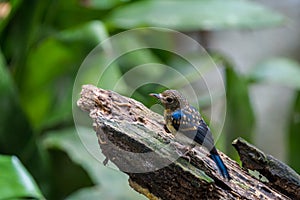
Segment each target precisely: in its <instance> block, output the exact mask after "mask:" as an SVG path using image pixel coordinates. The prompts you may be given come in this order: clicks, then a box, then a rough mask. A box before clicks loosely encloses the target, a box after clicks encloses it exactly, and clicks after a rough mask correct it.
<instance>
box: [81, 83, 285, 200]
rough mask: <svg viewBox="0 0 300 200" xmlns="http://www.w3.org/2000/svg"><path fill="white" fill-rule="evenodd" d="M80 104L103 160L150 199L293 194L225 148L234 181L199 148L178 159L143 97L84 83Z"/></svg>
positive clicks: (160, 120)
mask: <svg viewBox="0 0 300 200" xmlns="http://www.w3.org/2000/svg"><path fill="white" fill-rule="evenodd" d="M77 104H78V106H79V107H80V108H81V109H82V110H84V111H87V112H89V115H90V117H91V118H92V119H93V122H94V123H93V126H94V129H95V131H96V134H97V137H98V143H99V146H100V149H101V151H102V153H103V154H104V155H105V156H106V158H107V159H106V160H105V161H104V164H106V163H107V162H108V160H109V161H111V162H113V163H114V164H115V165H116V166H117V167H118V168H119V169H120V170H121V171H123V172H124V173H126V174H128V175H129V184H130V186H131V187H132V188H134V189H135V190H136V191H138V192H140V193H142V194H144V195H145V196H146V197H148V198H149V199H183V200H184V199H289V197H287V196H286V195H288V194H289V193H285V194H286V195H285V194H283V192H282V191H281V192H278V191H276V190H275V189H274V188H273V186H272V185H266V184H265V183H263V182H262V181H260V180H257V179H255V178H254V177H252V176H251V175H250V174H249V173H248V172H247V171H245V170H244V169H242V168H240V166H239V165H238V164H237V163H236V162H235V161H233V160H231V159H230V158H229V157H227V156H226V155H224V154H223V153H221V152H220V156H221V157H222V159H223V161H224V163H225V165H226V166H227V167H228V171H229V173H230V175H231V177H232V180H230V181H227V180H224V179H223V178H222V177H221V176H220V175H219V173H218V172H217V169H216V166H215V164H214V162H213V161H212V160H211V159H210V158H209V157H208V156H207V155H208V152H207V151H206V150H205V149H203V148H201V147H196V148H194V153H189V154H188V156H189V157H190V160H189V161H188V160H187V159H186V158H182V157H180V158H178V154H177V153H176V152H177V151H178V149H177V148H176V146H178V145H179V144H178V143H176V142H175V141H174V140H173V136H172V135H171V134H169V133H167V132H165V130H164V127H163V125H164V120H163V117H162V116H160V115H158V114H156V113H154V112H152V111H151V110H149V109H148V108H147V107H145V106H144V105H143V104H141V103H140V102H137V101H135V100H133V99H131V98H127V97H124V96H121V95H119V94H117V93H115V92H112V91H107V90H103V89H99V88H97V87H95V86H92V85H85V86H83V89H82V92H81V98H80V99H79V100H78V102H77ZM177 158H178V159H177Z"/></svg>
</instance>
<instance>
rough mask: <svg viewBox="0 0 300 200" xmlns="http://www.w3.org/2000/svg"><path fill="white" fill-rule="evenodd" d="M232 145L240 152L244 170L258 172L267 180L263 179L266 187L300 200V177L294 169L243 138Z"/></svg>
mask: <svg viewBox="0 0 300 200" xmlns="http://www.w3.org/2000/svg"><path fill="white" fill-rule="evenodd" d="M232 145H233V146H234V147H235V148H236V150H237V151H238V153H239V156H240V159H241V161H242V166H243V167H244V168H246V169H250V170H253V171H254V170H256V171H258V172H259V173H260V174H261V175H263V176H264V177H265V178H266V179H265V180H264V179H262V180H263V181H264V182H265V184H266V185H268V186H270V187H272V188H275V189H276V190H278V191H280V192H281V193H283V194H286V195H287V196H289V197H291V198H292V199H300V176H299V174H297V173H296V172H295V171H294V170H293V169H292V168H290V167H289V166H287V165H286V164H284V163H282V162H281V161H279V160H277V159H276V158H274V157H273V156H271V155H268V154H265V153H264V152H262V151H261V150H259V149H258V148H257V147H255V146H253V145H251V144H249V143H248V142H246V141H245V140H244V139H242V138H238V139H236V140H234V141H233V143H232Z"/></svg>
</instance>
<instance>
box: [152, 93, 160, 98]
mask: <svg viewBox="0 0 300 200" xmlns="http://www.w3.org/2000/svg"><path fill="white" fill-rule="evenodd" d="M149 95H150V96H152V97H155V98H157V99H161V95H160V94H155V93H151V94H149Z"/></svg>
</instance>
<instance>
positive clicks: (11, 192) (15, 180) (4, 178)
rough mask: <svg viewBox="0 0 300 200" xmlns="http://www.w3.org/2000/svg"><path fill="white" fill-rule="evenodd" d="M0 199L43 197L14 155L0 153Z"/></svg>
mask: <svg viewBox="0 0 300 200" xmlns="http://www.w3.org/2000/svg"><path fill="white" fill-rule="evenodd" d="M0 171H1V174H0V199H17V198H35V199H44V197H43V195H42V193H41V191H40V190H39V188H38V186H37V185H36V183H35V182H34V180H33V178H32V177H31V175H30V174H29V173H28V171H27V170H26V169H25V168H24V166H23V165H22V163H21V162H20V161H19V159H18V158H17V157H15V156H3V155H0Z"/></svg>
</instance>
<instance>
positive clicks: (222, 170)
mask: <svg viewBox="0 0 300 200" xmlns="http://www.w3.org/2000/svg"><path fill="white" fill-rule="evenodd" d="M210 156H211V158H212V159H213V160H214V161H215V163H216V164H217V167H218V169H219V172H220V174H221V175H222V176H223V177H224V178H226V179H227V180H230V179H231V178H230V176H229V173H228V171H227V168H226V166H225V165H224V163H223V161H222V159H221V157H220V155H219V154H218V153H211V154H210Z"/></svg>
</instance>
